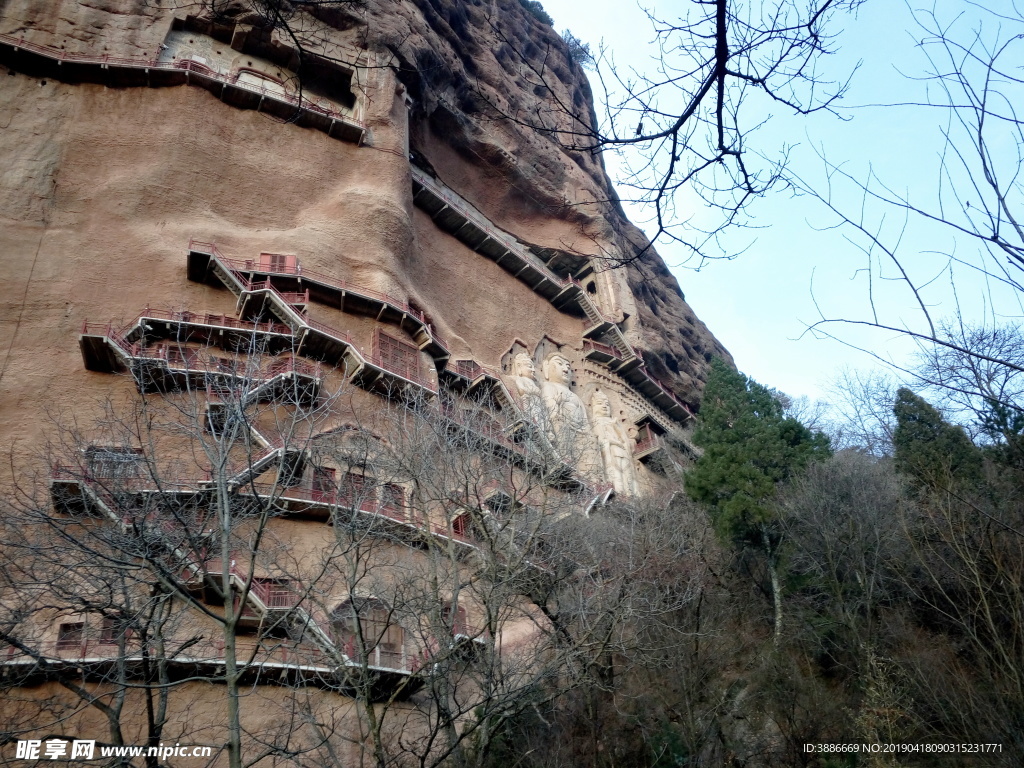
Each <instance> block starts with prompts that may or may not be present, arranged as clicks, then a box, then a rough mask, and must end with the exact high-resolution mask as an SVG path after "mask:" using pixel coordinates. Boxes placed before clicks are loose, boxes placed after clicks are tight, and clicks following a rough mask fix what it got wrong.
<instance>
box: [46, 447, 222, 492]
mask: <svg viewBox="0 0 1024 768" xmlns="http://www.w3.org/2000/svg"><path fill="white" fill-rule="evenodd" d="M140 458H142V459H143V460H144V457H142V456H141V454H140ZM142 469H143V470H144V473H143V474H142V475H141V476H139V477H131V476H123V475H116V474H113V473H111V474H104V473H103V471H102V470H98V468H96V467H89V466H85V465H73V464H60V463H55V464H53V465H52V466H51V468H50V479H51V480H58V481H60V480H71V481H75V482H79V483H85V484H86V485H89V486H95V485H102V486H104V487H103V490H104V491H110V490H116V491H122V490H124V491H144V490H155V489H157V488H167V489H184V490H202V488H203V486H204V484H205V483H209V481H210V473H209V472H205V473H203V474H201V475H198V476H197V475H172V476H169V477H163V476H157V477H153V476H152V475H150V474H149V473H148V472H146V471H145V470H146V469H147V465H146V464H145V463H143V464H142Z"/></svg>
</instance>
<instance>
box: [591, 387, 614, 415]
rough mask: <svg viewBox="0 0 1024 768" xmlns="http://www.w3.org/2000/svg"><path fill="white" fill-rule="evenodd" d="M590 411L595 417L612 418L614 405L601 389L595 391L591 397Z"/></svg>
mask: <svg viewBox="0 0 1024 768" xmlns="http://www.w3.org/2000/svg"><path fill="white" fill-rule="evenodd" d="M590 411H591V413H593V414H594V416H611V415H612V403H611V400H609V399H608V395H606V394H605V393H604V392H602V391H601V390H600V389H595V390H594V394H592V395H591V396H590Z"/></svg>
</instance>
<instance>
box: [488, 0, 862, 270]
mask: <svg viewBox="0 0 1024 768" xmlns="http://www.w3.org/2000/svg"><path fill="white" fill-rule="evenodd" d="M859 5H860V0H819V1H817V2H810V3H800V2H792V0H774V1H773V2H768V3H747V4H744V3H738V2H732V1H731V0H712V1H710V2H703V1H699V0H695V1H693V2H687V3H684V4H683V6H682V7H681V8H680V9H678V11H677V10H675V9H673V12H672V13H671V14H668V15H662V14H661V13H659V12H658V11H656V10H652V11H648V18H649V20H650V23H651V25H652V27H653V29H654V32H655V36H656V42H655V50H656V51H657V64H656V68H655V70H654V71H653V72H637V71H632V70H631V71H626V70H625V69H624V68H620V67H617V66H615V63H614V61H613V59H612V58H611V56H610V54H609V53H608V52H607V51H603V52H601V53H600V54H599V55H598V56H597V57H596V72H597V78H598V80H599V82H600V87H601V89H602V90H603V104H604V107H603V110H604V111H603V114H602V115H601V118H600V119H599V120H598V122H597V123H596V124H595V122H594V119H593V118H592V116H591V115H590V114H589V112H588V111H587V109H588V107H584V108H582V109H581V108H580V107H579V106H577V105H574V104H572V103H568V102H566V101H565V100H563V99H562V98H561V97H560V96H559V90H558V89H557V88H555V87H551V86H549V84H548V81H549V78H550V77H551V74H550V71H549V67H548V59H547V57H541V59H540V60H539V61H537V60H533V59H531V58H528V57H526V56H525V55H523V54H520V56H521V58H522V62H523V66H524V67H525V68H526V69H527V70H528V72H529V74H530V76H531V78H532V80H533V81H534V84H535V86H537V87H540V88H546V91H547V93H548V94H549V103H543V104H538V105H537V106H536V109H535V111H534V112H533V113H532V114H514V115H513V114H506V113H505V112H503V111H502V109H501V108H500V107H499V106H498V105H495V104H492V105H491V107H492V108H493V109H495V110H496V111H497V112H498V113H499V114H501V116H502V117H504V118H507V119H512V120H516V121H518V122H520V123H522V124H523V125H525V126H527V127H529V128H530V129H533V130H538V131H540V132H542V133H545V134H548V135H550V136H552V137H553V138H554V139H556V140H557V141H558V142H559V143H560V144H561V146H563V147H564V148H565V149H567V150H568V151H570V152H588V153H597V152H603V151H607V150H615V149H623V150H629V151H628V152H625V153H624V157H625V158H626V160H627V162H628V170H627V171H626V172H625V174H624V178H623V179H621V180H620V185H621V187H620V188H622V189H624V190H626V194H625V197H626V198H627V199H629V200H631V201H634V202H639V203H644V204H648V205H649V206H650V208H651V211H652V216H651V219H652V220H653V222H654V224H655V227H654V231H653V232H652V233H650V234H651V239H652V241H653V240H657V239H659V238H661V239H665V240H669V241H673V242H678V243H681V244H682V245H683V246H685V247H686V248H688V249H689V250H690V251H691V252H692V254H693V256H694V257H695V258H696V259H697V260H698V261H699V262H702V261H703V260H704V259H706V258H709V257H714V256H717V255H719V254H718V253H717V248H716V241H717V238H718V236H719V234H720V233H721V232H722V231H723V230H724V229H725V228H727V227H735V226H744V225H746V224H747V223H748V221H749V220H748V218H747V214H746V210H747V208H748V206H749V204H750V203H751V202H752V201H754V200H755V199H757V198H758V197H760V196H761V195H764V194H765V193H766V192H768V191H769V190H770V189H772V188H774V187H776V186H777V185H779V184H780V182H781V181H782V179H783V169H784V168H785V167H786V160H787V154H788V150H787V148H785V147H783V148H781V149H779V150H777V151H776V150H770V149H763V148H759V147H758V145H757V137H756V133H757V130H758V129H759V128H760V127H762V126H763V124H764V123H765V122H766V121H767V118H766V116H765V112H764V110H763V105H764V104H765V103H767V104H771V105H773V106H777V107H781V108H782V109H785V110H789V111H792V112H794V113H796V114H800V115H808V114H811V113H814V112H818V111H829V110H833V109H834V107H835V105H836V103H837V101H838V100H839V99H840V98H841V97H842V95H843V94H844V92H845V90H846V86H847V79H846V78H845V77H840V78H835V79H833V78H830V77H829V76H828V75H827V74H825V72H824V71H823V68H822V62H823V59H824V58H825V57H826V56H827V55H828V54H829V53H831V52H832V50H833V49H832V45H833V42H834V40H833V37H834V31H833V30H834V23H835V22H836V19H837V17H838V16H839V15H841V14H843V13H846V12H852V11H855V10H856V8H857V7H858V6H859ZM495 29H496V32H497V33H498V34H499V36H500V35H501V34H502V33H501V32H500V30H499V29H498V25H497V24H495ZM506 42H508V43H510V44H514V43H515V41H512V40H509V39H507V38H506ZM573 50H575V49H573V48H571V47H570V49H569V53H570V54H571V53H572V51H573ZM683 199H686V200H687V202H686V203H685V204H683V207H685V208H686V209H687V210H689V209H690V207H691V206H692V202H690V201H692V200H693V199H696V200H698V201H699V203H700V204H703V205H704V206H705V207H706V208H707V209H708V210H709V211H713V212H714V213H716V214H718V217H717V220H715V221H714V222H713V223H710V224H704V225H702V224H695V223H694V222H693V220H692V216H691V215H690V214H689V213H687V212H683V211H682V210H681V209H680V207H679V201H681V200H683ZM640 255H642V254H626V255H625V256H624V257H622V258H621V259H620V260H619V261H621V262H628V261H630V260H632V259H633V258H637V257H638V256H640ZM726 255H727V256H729V257H731V256H735V255H736V254H734V253H729V254H726Z"/></svg>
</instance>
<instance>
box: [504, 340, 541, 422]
mask: <svg viewBox="0 0 1024 768" xmlns="http://www.w3.org/2000/svg"><path fill="white" fill-rule="evenodd" d="M512 384H513V385H515V388H516V393H517V394H518V395H519V407H520V408H522V409H523V413H524V415H525V416H526V418H528V419H529V420H530V421H532V422H533V423H534V424H536V425H538V426H540V427H544V424H545V423H546V422H547V414H546V412H545V411H544V398H543V396H542V395H541V391H540V384H538V383H537V369H536V367H534V365H533V358H532V357H530V356H529V355H528V354H526V353H525V352H518V353H517V354H516V356H515V357H513V358H512ZM545 431H546V428H545Z"/></svg>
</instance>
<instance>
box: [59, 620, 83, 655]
mask: <svg viewBox="0 0 1024 768" xmlns="http://www.w3.org/2000/svg"><path fill="white" fill-rule="evenodd" d="M84 643H85V622H82V621H74V622H67V623H65V624H61V625H60V626H59V627H57V650H58V651H78V650H81V649H82V646H83V644H84Z"/></svg>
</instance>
